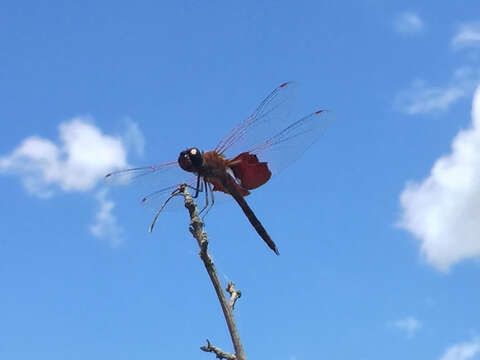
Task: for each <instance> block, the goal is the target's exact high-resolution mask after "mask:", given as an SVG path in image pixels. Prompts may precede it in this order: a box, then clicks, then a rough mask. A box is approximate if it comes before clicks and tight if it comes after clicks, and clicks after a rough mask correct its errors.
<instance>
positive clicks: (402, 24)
mask: <svg viewBox="0 0 480 360" xmlns="http://www.w3.org/2000/svg"><path fill="white" fill-rule="evenodd" d="M393 25H394V28H395V30H396V31H397V32H399V33H402V34H415V33H418V32H420V31H422V30H423V28H424V26H425V25H424V23H423V21H422V19H421V18H420V16H418V15H417V14H415V13H413V12H403V13H401V14H399V15H398V16H397V17H396V18H395V21H394V23H393Z"/></svg>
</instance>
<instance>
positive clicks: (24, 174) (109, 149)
mask: <svg viewBox="0 0 480 360" xmlns="http://www.w3.org/2000/svg"><path fill="white" fill-rule="evenodd" d="M136 130H138V129H136ZM59 133H60V135H59V142H58V143H54V142H53V141H51V140H49V139H45V138H42V137H39V136H30V137H27V138H26V139H24V140H23V141H22V143H21V144H19V145H18V146H17V148H15V149H14V150H13V151H12V152H11V153H10V154H9V155H7V156H4V157H0V173H1V172H3V173H11V174H16V175H18V176H19V177H20V178H21V179H22V182H23V184H24V186H25V188H26V189H27V190H28V191H29V192H31V193H33V194H35V195H38V196H42V197H48V196H51V195H52V194H53V193H54V192H55V191H56V190H61V191H86V190H90V189H92V188H93V187H94V186H95V185H96V184H97V182H98V181H99V180H101V179H103V178H104V176H105V174H106V173H107V172H108V171H111V170H112V169H114V168H121V167H125V166H126V165H127V160H126V155H127V150H126V148H125V145H124V144H123V142H122V139H121V137H115V136H111V135H106V134H103V133H102V131H101V130H100V129H99V128H97V127H96V126H95V125H93V121H92V119H91V118H88V117H76V118H73V119H72V120H70V121H67V122H64V123H62V124H60V126H59Z"/></svg>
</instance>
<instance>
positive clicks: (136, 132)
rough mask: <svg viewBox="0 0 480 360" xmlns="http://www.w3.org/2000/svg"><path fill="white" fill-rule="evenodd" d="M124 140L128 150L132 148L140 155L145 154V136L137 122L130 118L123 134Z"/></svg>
mask: <svg viewBox="0 0 480 360" xmlns="http://www.w3.org/2000/svg"><path fill="white" fill-rule="evenodd" d="M122 140H123V143H124V144H125V147H126V148H127V150H132V151H133V152H134V153H135V154H136V155H138V156H142V155H143V152H144V150H145V138H144V137H143V134H142V132H141V130H140V127H139V126H138V124H137V123H136V122H134V121H132V120H130V119H127V120H126V130H125V132H124V134H123V135H122Z"/></svg>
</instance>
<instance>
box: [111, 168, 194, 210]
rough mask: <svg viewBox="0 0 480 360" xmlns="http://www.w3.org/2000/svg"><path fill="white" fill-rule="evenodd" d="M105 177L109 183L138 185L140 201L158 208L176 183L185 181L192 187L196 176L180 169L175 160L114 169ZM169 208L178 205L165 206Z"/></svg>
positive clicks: (147, 205) (146, 205)
mask: <svg viewBox="0 0 480 360" xmlns="http://www.w3.org/2000/svg"><path fill="white" fill-rule="evenodd" d="M105 178H106V180H107V182H108V183H109V184H110V185H130V184H135V185H139V186H138V187H137V188H138V189H139V191H142V193H141V203H142V205H144V206H145V207H147V208H151V209H158V208H160V207H161V206H162V205H163V203H164V202H165V200H166V199H167V198H168V197H169V196H170V194H171V193H172V191H174V190H175V189H176V188H177V187H178V185H180V184H184V183H186V184H188V185H190V186H192V187H194V186H196V177H192V176H191V174H189V173H187V172H185V171H184V170H182V169H181V168H180V167H179V166H178V163H177V161H169V162H164V163H159V164H156V165H151V166H144V167H138V168H132V169H124V170H119V171H114V172H111V173H109V174H107V175H106V176H105ZM139 195H140V194H139ZM171 202H172V204H173V203H176V201H171ZM170 208H180V207H179V206H168V207H167V209H170Z"/></svg>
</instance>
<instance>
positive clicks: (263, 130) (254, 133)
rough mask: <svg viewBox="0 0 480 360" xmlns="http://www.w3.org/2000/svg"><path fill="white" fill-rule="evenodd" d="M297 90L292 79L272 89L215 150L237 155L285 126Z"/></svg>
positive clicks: (288, 119)
mask: <svg viewBox="0 0 480 360" xmlns="http://www.w3.org/2000/svg"><path fill="white" fill-rule="evenodd" d="M296 90H297V85H296V83H294V82H286V83H283V84H281V85H280V86H278V87H277V88H276V89H275V90H273V91H272V92H271V93H270V94H269V95H268V96H267V97H266V98H265V99H264V100H263V101H262V102H261V103H260V105H259V106H258V107H257V108H256V109H255V111H254V112H253V113H252V114H251V115H250V116H249V117H248V118H246V119H245V120H244V121H243V122H241V123H240V124H239V125H238V126H237V127H235V128H234V129H233V130H232V131H231V132H230V133H229V134H228V135H227V136H225V137H224V138H223V140H222V141H220V143H219V144H218V145H217V147H216V148H215V150H216V151H217V152H218V153H221V154H225V155H226V156H227V157H233V156H236V155H238V154H240V153H242V152H244V151H246V150H247V149H250V148H253V147H254V146H255V145H257V144H260V143H263V142H264V141H266V140H267V139H268V138H270V137H271V136H272V134H275V133H277V132H279V131H280V130H282V129H283V128H285V127H286V126H287V125H288V124H289V123H290V122H291V120H290V109H291V105H292V102H293V99H294V97H295V96H294V95H295V93H296Z"/></svg>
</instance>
